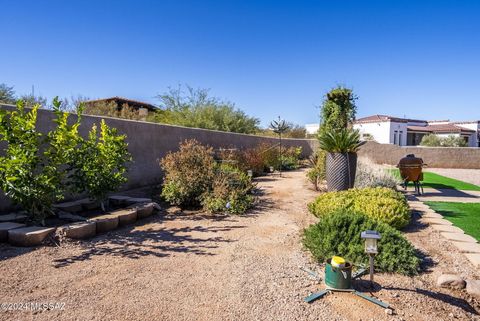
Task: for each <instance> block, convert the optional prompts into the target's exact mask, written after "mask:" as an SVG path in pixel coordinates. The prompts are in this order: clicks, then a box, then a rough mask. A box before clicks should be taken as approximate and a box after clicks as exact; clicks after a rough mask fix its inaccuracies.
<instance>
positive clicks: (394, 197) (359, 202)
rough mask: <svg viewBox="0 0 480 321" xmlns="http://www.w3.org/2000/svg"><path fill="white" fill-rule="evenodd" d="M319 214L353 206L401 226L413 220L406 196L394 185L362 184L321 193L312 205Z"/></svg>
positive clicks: (352, 208)
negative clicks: (373, 186)
mask: <svg viewBox="0 0 480 321" xmlns="http://www.w3.org/2000/svg"><path fill="white" fill-rule="evenodd" d="M308 208H309V210H310V212H311V213H312V214H314V215H315V216H317V217H321V216H324V215H329V214H331V213H333V212H338V211H339V210H353V211H355V212H357V213H362V214H364V215H366V216H369V217H371V218H373V219H377V220H379V221H381V222H384V223H386V224H388V225H390V226H392V227H395V228H397V229H400V228H402V227H405V226H406V225H407V224H408V222H409V221H410V212H409V209H408V205H407V201H406V200H405V197H404V196H403V195H402V194H401V193H400V192H396V191H394V190H392V189H390V188H385V187H376V188H361V189H357V188H354V189H350V190H346V191H340V192H329V193H324V194H322V195H320V196H319V197H318V198H317V199H316V200H315V201H314V202H312V203H310V204H309V205H308Z"/></svg>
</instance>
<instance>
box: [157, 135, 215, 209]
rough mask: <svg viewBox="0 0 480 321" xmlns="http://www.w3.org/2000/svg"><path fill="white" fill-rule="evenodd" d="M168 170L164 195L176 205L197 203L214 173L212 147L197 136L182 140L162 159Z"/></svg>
mask: <svg viewBox="0 0 480 321" xmlns="http://www.w3.org/2000/svg"><path fill="white" fill-rule="evenodd" d="M160 165H161V166H162V169H163V170H164V171H165V178H164V184H163V189H162V196H163V197H164V198H165V200H167V201H168V202H170V203H171V204H174V205H179V206H182V207H188V206H193V207H198V206H200V205H201V202H202V196H203V195H204V193H205V192H206V191H208V190H209V189H210V187H211V184H212V181H213V178H214V176H215V160H214V158H213V150H212V148H210V147H206V146H203V145H201V144H200V143H199V142H198V141H196V140H195V139H191V140H186V141H185V142H183V143H182V144H180V150H179V151H177V152H174V153H172V152H170V153H168V154H167V156H165V158H163V159H162V160H161V162H160Z"/></svg>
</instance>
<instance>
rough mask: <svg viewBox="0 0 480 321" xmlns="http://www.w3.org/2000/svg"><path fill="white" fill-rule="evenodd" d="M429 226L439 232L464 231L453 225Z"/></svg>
mask: <svg viewBox="0 0 480 321" xmlns="http://www.w3.org/2000/svg"><path fill="white" fill-rule="evenodd" d="M431 227H432V228H433V229H435V230H437V231H439V232H449V233H460V234H463V233H464V232H463V230H462V229H461V228H459V227H456V226H453V225H439V224H434V225H431Z"/></svg>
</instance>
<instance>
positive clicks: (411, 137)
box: [305, 115, 480, 147]
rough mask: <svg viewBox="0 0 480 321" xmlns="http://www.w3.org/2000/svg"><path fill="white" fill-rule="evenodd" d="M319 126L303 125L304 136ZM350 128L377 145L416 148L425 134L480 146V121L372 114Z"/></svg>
mask: <svg viewBox="0 0 480 321" xmlns="http://www.w3.org/2000/svg"><path fill="white" fill-rule="evenodd" d="M318 128H319V124H318V123H317V124H306V125H305V129H306V131H307V134H315V133H317V132H318ZM353 128H355V129H358V131H359V132H360V134H361V135H362V138H364V139H367V137H368V138H371V139H373V140H375V141H376V142H378V143H380V144H395V145H399V146H416V145H419V144H420V142H421V141H422V138H423V136H425V135H427V134H436V135H439V136H449V135H454V136H460V137H463V138H464V139H465V141H467V143H468V146H470V147H480V121H479V120H475V121H465V122H451V121H449V120H434V121H428V120H419V119H408V118H400V117H393V116H388V115H373V116H368V117H363V118H359V119H357V120H355V122H354V123H353Z"/></svg>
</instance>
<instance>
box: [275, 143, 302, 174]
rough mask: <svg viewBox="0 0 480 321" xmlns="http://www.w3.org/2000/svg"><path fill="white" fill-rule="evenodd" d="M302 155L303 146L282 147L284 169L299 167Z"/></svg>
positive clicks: (281, 159)
mask: <svg viewBox="0 0 480 321" xmlns="http://www.w3.org/2000/svg"><path fill="white" fill-rule="evenodd" d="M301 155H302V147H293V146H292V147H286V148H282V156H281V157H280V164H281V165H282V170H292V169H297V168H298V166H299V161H300V157H301Z"/></svg>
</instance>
